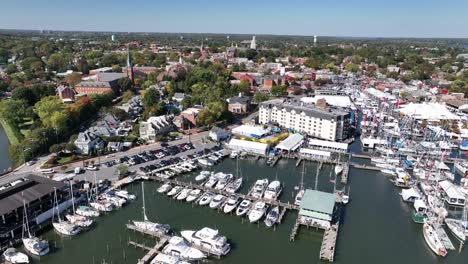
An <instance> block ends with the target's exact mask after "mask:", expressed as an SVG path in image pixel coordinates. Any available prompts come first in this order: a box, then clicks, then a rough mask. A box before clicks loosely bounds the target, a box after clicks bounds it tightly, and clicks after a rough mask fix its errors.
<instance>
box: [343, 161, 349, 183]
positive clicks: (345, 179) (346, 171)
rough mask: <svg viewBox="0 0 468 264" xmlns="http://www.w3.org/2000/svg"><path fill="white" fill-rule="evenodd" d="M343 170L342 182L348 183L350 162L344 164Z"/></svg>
mask: <svg viewBox="0 0 468 264" xmlns="http://www.w3.org/2000/svg"><path fill="white" fill-rule="evenodd" d="M342 167H343V172H341V183H342V184H348V175H349V163H348V162H345V163H343V164H342Z"/></svg>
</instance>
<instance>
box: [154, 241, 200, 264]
mask: <svg viewBox="0 0 468 264" xmlns="http://www.w3.org/2000/svg"><path fill="white" fill-rule="evenodd" d="M162 253H164V254H167V255H170V256H174V257H178V258H181V259H184V260H187V261H198V260H202V259H204V258H206V255H205V254H204V253H203V252H201V251H200V250H198V249H196V248H193V247H190V246H189V245H187V243H185V241H184V239H183V238H182V237H179V236H173V237H171V239H169V241H168V244H167V245H166V246H165V247H164V248H163V250H162Z"/></svg>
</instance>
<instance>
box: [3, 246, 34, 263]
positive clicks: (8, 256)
mask: <svg viewBox="0 0 468 264" xmlns="http://www.w3.org/2000/svg"><path fill="white" fill-rule="evenodd" d="M3 258H4V259H5V260H6V261H8V262H9V263H12V264H16V263H29V257H28V255H26V254H24V253H21V252H19V251H18V250H16V249H15V248H8V249H7V250H5V252H3Z"/></svg>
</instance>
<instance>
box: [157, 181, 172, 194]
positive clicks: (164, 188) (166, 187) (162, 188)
mask: <svg viewBox="0 0 468 264" xmlns="http://www.w3.org/2000/svg"><path fill="white" fill-rule="evenodd" d="M171 189H172V185H171V184H170V183H165V184H163V185H161V186H160V187H159V188H158V189H157V190H156V191H157V192H158V193H167V192H169V191H170V190H171Z"/></svg>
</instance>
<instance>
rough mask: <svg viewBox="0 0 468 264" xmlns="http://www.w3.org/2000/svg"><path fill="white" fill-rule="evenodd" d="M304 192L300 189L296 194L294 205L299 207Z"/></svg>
mask: <svg viewBox="0 0 468 264" xmlns="http://www.w3.org/2000/svg"><path fill="white" fill-rule="evenodd" d="M304 193H305V190H304V189H301V190H300V191H299V192H298V193H297V194H296V198H295V199H294V204H295V205H298V206H299V205H301V201H302V197H304Z"/></svg>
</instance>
